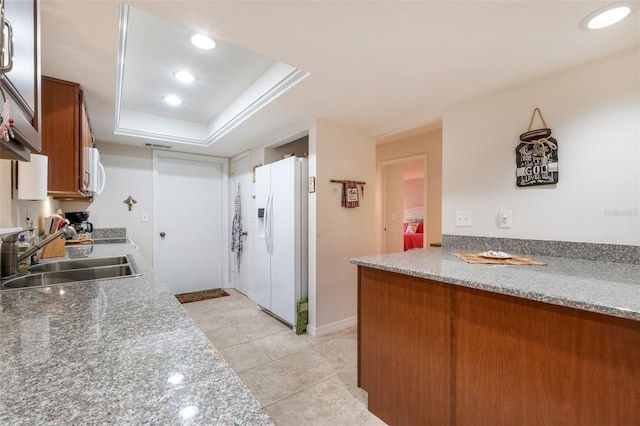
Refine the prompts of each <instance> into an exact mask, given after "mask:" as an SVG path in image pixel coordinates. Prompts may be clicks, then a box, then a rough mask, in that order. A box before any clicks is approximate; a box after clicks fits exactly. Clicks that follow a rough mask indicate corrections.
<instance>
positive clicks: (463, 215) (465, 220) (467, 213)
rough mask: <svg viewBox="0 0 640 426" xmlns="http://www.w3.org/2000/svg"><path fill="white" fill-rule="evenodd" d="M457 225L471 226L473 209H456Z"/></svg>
mask: <svg viewBox="0 0 640 426" xmlns="http://www.w3.org/2000/svg"><path fill="white" fill-rule="evenodd" d="M456 226H471V210H456Z"/></svg>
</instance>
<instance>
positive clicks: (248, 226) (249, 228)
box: [228, 151, 256, 300]
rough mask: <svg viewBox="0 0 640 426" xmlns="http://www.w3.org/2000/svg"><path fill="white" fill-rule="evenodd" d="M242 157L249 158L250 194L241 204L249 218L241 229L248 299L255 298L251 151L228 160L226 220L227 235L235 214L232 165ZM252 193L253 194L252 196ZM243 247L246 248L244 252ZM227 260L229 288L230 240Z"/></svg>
mask: <svg viewBox="0 0 640 426" xmlns="http://www.w3.org/2000/svg"><path fill="white" fill-rule="evenodd" d="M244 158H248V159H249V170H248V173H249V180H250V184H249V187H248V188H249V191H248V193H249V194H250V195H249V197H248V200H247V201H246V202H244V200H243V202H244V204H243V205H242V211H243V214H244V212H246V211H248V212H249V214H248V215H247V216H248V217H249V219H248V220H247V221H246V222H243V223H242V225H243V229H244V231H245V232H247V236H246V237H245V239H244V243H243V255H242V256H243V259H244V260H243V261H242V263H241V265H246V267H247V268H248V269H246V270H245V271H246V272H247V275H248V278H249V288H248V294H245V296H247V297H248V298H249V299H251V300H255V297H256V296H255V269H254V267H253V263H254V256H255V253H254V252H253V250H254V247H253V240H254V238H255V224H254V222H253V219H252V218H253V211H254V209H255V195H254V194H255V189H254V187H253V186H254V182H253V179H252V178H251V172H252V170H251V151H244V152H242V153H240V154H238V155H236V156H234V157H232V158H231V159H230V160H229V198H228V199H229V217H228V221H229V235H230V233H231V225H232V224H233V216H234V215H235V196H236V191H237V189H238V188H237V186H236V187H235V188H234V186H235V185H234V180H235V177H236V171H235V169H234V168H233V165H234V163H235V162H236V161H239V160H242V159H244ZM252 195H253V196H252ZM245 249H248V250H247V251H246V253H245ZM228 250H229V262H228V268H229V287H230V288H235V287H234V285H235V282H234V280H233V277H234V273H233V270H234V268H235V255H234V254H233V253H232V252H231V242H229V249H228Z"/></svg>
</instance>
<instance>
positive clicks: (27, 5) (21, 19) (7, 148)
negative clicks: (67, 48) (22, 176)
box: [0, 0, 41, 161]
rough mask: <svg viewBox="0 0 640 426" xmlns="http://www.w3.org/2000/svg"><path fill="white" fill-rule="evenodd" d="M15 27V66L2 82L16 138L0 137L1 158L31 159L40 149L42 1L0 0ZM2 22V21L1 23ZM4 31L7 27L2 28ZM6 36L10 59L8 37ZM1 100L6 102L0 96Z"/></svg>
mask: <svg viewBox="0 0 640 426" xmlns="http://www.w3.org/2000/svg"><path fill="white" fill-rule="evenodd" d="M0 6H4V12H5V19H6V21H8V22H9V23H10V25H11V27H12V29H13V64H14V66H13V68H12V69H11V70H10V71H8V72H6V73H5V74H4V78H3V79H2V81H0V84H1V85H2V90H3V92H4V95H5V97H6V100H7V102H8V104H9V107H10V110H11V117H12V118H13V120H14V125H15V127H14V133H15V136H16V138H15V140H11V141H9V142H7V141H4V140H2V139H0V158H10V159H17V160H26V161H29V159H30V154H31V152H39V151H40V149H41V134H40V130H41V113H40V108H41V98H40V1H39V0H27V1H25V0H0ZM0 25H1V23H0ZM3 30H4V28H3ZM8 35H9V34H8V33H7V31H5V37H4V38H3V42H4V49H5V52H6V53H5V57H4V58H2V59H1V60H0V62H1V63H2V64H3V65H6V64H7V62H8V48H9V37H8ZM0 102H4V100H3V99H0Z"/></svg>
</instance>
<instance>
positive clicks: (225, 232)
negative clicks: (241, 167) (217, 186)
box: [151, 149, 231, 288]
mask: <svg viewBox="0 0 640 426" xmlns="http://www.w3.org/2000/svg"><path fill="white" fill-rule="evenodd" d="M162 157H164V158H172V159H179V160H192V161H202V162H205V163H212V164H220V165H221V169H222V183H221V188H222V194H220V198H221V200H220V202H221V206H220V211H221V213H222V217H223V218H225V217H226V216H227V215H225V212H228V211H229V160H228V159H227V158H222V157H214V156H211V155H200V154H187V153H184V152H172V151H164V150H157V149H154V150H153V190H152V194H153V211H154V220H153V238H152V245H153V251H152V255H151V256H152V264H155V262H156V252H157V251H156V248H157V246H158V243H159V240H158V233H159V232H160V228H159V224H158V221H157V220H155V212H157V211H158V210H157V208H158V205H157V204H158V190H159V188H158V186H159V185H158V160H159V159H160V158H162ZM203 223H206V221H203ZM229 233H230V222H229V220H223V223H222V241H221V244H222V246H223V249H222V283H223V287H224V288H229V287H230V285H231V284H230V282H229V268H228V265H229V251H230V250H229V247H230V245H229V244H230V239H229ZM225 266H226V267H225Z"/></svg>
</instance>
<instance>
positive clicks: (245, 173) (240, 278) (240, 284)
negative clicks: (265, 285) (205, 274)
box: [229, 153, 256, 300]
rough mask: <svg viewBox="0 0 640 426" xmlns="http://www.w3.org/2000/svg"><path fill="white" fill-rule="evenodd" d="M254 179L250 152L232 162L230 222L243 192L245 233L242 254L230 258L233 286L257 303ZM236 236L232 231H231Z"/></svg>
mask: <svg viewBox="0 0 640 426" xmlns="http://www.w3.org/2000/svg"><path fill="white" fill-rule="evenodd" d="M252 189H253V177H252V173H251V163H250V159H249V153H245V154H241V155H238V156H237V157H234V158H233V159H231V188H230V192H229V195H230V201H231V204H230V206H231V220H232V221H233V218H234V216H235V211H236V206H235V202H236V196H237V195H238V190H239V191H240V213H241V214H240V217H241V223H242V234H241V235H240V238H241V242H242V251H241V252H240V253H238V252H237V251H236V252H232V253H231V256H230V259H229V261H230V266H229V269H230V271H231V275H230V277H231V286H232V287H233V288H235V289H236V290H238V291H239V292H241V293H243V294H245V295H246V296H248V297H249V298H250V299H251V300H255V291H256V290H255V286H254V285H252V281H253V280H252V272H253V268H252V265H253V241H254V239H253V232H254V229H252V228H254V226H255V225H254V223H253V216H252V215H251V213H252V212H253V203H251V201H252V199H251V194H252V193H253V191H252ZM231 236H232V237H233V229H232V230H231Z"/></svg>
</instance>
